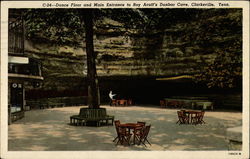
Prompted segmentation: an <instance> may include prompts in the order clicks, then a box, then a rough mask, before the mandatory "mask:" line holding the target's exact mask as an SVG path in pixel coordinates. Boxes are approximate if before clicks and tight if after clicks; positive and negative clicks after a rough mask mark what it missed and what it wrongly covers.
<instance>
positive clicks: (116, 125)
mask: <svg viewBox="0 0 250 159" xmlns="http://www.w3.org/2000/svg"><path fill="white" fill-rule="evenodd" d="M114 123H115V129H116V132H118V126H119V125H120V124H121V122H120V120H115V121H114ZM117 139H118V134H117V136H116V137H115V139H114V140H113V142H115V141H116V140H117Z"/></svg>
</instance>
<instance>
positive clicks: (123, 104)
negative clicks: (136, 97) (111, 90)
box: [119, 99, 127, 106]
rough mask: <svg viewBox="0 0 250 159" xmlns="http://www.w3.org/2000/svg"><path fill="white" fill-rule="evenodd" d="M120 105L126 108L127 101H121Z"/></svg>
mask: <svg viewBox="0 0 250 159" xmlns="http://www.w3.org/2000/svg"><path fill="white" fill-rule="evenodd" d="M119 105H122V106H126V105H127V101H126V100H124V99H121V100H119Z"/></svg>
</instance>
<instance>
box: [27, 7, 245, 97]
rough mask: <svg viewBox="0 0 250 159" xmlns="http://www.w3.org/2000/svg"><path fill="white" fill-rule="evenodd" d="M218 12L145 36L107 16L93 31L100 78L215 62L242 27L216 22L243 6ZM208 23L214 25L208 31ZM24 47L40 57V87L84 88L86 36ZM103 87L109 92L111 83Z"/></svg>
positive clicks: (191, 69) (237, 14) (162, 73)
mask: <svg viewBox="0 0 250 159" xmlns="http://www.w3.org/2000/svg"><path fill="white" fill-rule="evenodd" d="M219 12H221V11H219V10H216V9H210V10H209V9H208V10H207V11H204V12H202V13H201V14H199V17H198V18H197V19H196V20H193V21H190V22H189V23H181V22H180V23H176V24H172V25H171V26H168V27H166V28H164V29H161V30H153V31H152V32H148V33H145V34H139V33H138V32H130V34H126V35H124V30H125V28H124V27H123V25H122V24H121V23H119V22H116V21H113V20H111V19H107V18H106V19H105V20H104V22H103V23H100V24H99V25H98V26H97V27H96V28H95V35H94V47H95V52H96V56H97V58H96V62H97V66H96V67H97V74H98V76H99V77H100V78H117V79H118V80H119V79H122V78H125V77H126V78H127V77H145V78H152V79H155V78H156V77H166V76H176V75H184V74H185V75H186V74H189V75H193V74H195V73H198V72H200V71H201V70H202V69H203V66H204V64H205V63H211V62H213V61H214V59H215V58H216V56H218V55H217V54H216V51H218V50H220V51H223V50H224V48H225V47H227V46H228V45H229V44H230V43H231V41H235V40H237V39H242V37H241V31H235V30H234V29H233V28H232V26H234V24H233V23H232V25H227V24H226V26H227V28H224V26H223V27H222V26H220V25H219V24H221V23H226V22H231V21H235V19H237V18H241V10H240V9H231V10H230V9H229V10H227V11H224V12H223V15H219V14H217V13H219ZM208 23H209V24H213V26H214V27H217V29H214V30H213V29H210V30H209V28H208V27H206V25H207V24H208ZM217 23H218V25H217ZM225 30H226V33H225ZM204 34H208V35H211V37H210V39H204V38H205V36H204ZM25 51H26V53H28V55H29V56H30V57H33V58H37V59H40V60H41V61H42V65H43V76H44V82H43V86H42V88H39V89H40V90H54V91H64V90H76V91H82V90H84V91H86V82H85V78H86V75H87V68H86V52H85V43H84V40H83V42H82V43H81V45H80V46H79V47H73V46H67V45H65V46H59V45H56V44H51V43H38V42H36V41H34V40H33V41H29V40H26V42H25ZM116 82H117V81H116ZM103 87H104V90H105V91H107V89H108V87H110V85H108V86H106V88H105V85H104V86H103ZM159 87H161V86H159ZM31 89H32V88H31ZM105 91H103V92H104V93H105ZM30 94H31V93H30ZM79 95H80V94H79ZM81 95H82V94H81Z"/></svg>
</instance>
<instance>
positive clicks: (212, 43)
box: [195, 9, 242, 88]
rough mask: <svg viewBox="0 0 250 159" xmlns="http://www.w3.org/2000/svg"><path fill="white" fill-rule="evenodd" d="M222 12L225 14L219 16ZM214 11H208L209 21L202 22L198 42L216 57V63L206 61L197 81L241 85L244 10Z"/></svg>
mask: <svg viewBox="0 0 250 159" xmlns="http://www.w3.org/2000/svg"><path fill="white" fill-rule="evenodd" d="M219 12H222V13H223V16H218V14H219ZM210 13H211V14H210V15H207V14H206V16H207V17H205V18H207V19H206V21H202V22H201V23H202V25H201V27H200V28H199V29H200V30H199V31H200V34H201V36H200V41H199V42H198V43H199V45H200V46H201V47H203V50H204V51H206V52H207V53H213V54H215V55H216V58H215V60H214V62H212V63H205V62H204V64H203V65H202V66H201V70H202V71H201V73H199V74H197V75H196V76H195V77H196V80H197V81H198V82H206V84H207V86H208V87H209V88H211V87H219V88H233V87H238V86H239V85H240V84H241V82H239V81H240V80H241V79H242V11H241V10H240V9H231V10H228V9H222V10H221V9H220V10H216V9H214V10H212V12H210ZM222 13H221V14H222ZM203 14H204V13H203ZM203 17H204V15H203Z"/></svg>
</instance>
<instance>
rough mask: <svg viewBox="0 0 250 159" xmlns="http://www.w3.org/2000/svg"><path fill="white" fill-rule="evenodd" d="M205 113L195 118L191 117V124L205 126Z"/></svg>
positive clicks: (198, 114) (202, 112) (200, 113)
mask: <svg viewBox="0 0 250 159" xmlns="http://www.w3.org/2000/svg"><path fill="white" fill-rule="evenodd" d="M204 114H205V112H204V111H201V112H199V113H197V114H196V115H195V116H193V117H191V123H192V124H195V125H197V124H205V122H204V120H203V117H204Z"/></svg>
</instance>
